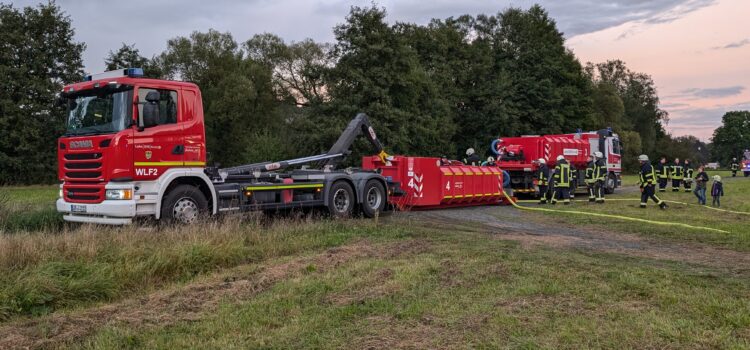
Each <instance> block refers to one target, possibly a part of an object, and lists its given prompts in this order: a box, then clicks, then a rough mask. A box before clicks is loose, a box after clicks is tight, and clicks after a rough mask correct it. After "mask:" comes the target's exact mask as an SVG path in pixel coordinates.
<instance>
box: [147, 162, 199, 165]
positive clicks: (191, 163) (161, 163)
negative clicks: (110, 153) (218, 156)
mask: <svg viewBox="0 0 750 350" xmlns="http://www.w3.org/2000/svg"><path fill="white" fill-rule="evenodd" d="M133 165H135V166H205V165H206V162H133Z"/></svg>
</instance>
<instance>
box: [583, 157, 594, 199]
mask: <svg viewBox="0 0 750 350" xmlns="http://www.w3.org/2000/svg"><path fill="white" fill-rule="evenodd" d="M595 172H596V157H594V155H593V154H592V155H590V156H589V162H588V163H586V173H585V175H584V177H583V178H584V180H585V181H586V189H588V192H589V202H592V203H593V202H594V201H596V194H594V186H596V178H595V176H594V173H595Z"/></svg>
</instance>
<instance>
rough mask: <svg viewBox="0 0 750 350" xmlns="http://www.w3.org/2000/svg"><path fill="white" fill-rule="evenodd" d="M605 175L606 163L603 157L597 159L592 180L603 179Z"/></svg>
mask: <svg viewBox="0 0 750 350" xmlns="http://www.w3.org/2000/svg"><path fill="white" fill-rule="evenodd" d="M605 176H607V163H605V162H604V159H598V160H597V161H596V168H595V169H594V180H596V181H604V177H605Z"/></svg>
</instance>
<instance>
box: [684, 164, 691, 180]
mask: <svg viewBox="0 0 750 350" xmlns="http://www.w3.org/2000/svg"><path fill="white" fill-rule="evenodd" d="M683 170H684V171H685V178H686V179H692V178H693V167H692V166H691V165H690V164H689V163H687V164H685V166H684V168H683Z"/></svg>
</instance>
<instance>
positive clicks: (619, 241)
mask: <svg viewBox="0 0 750 350" xmlns="http://www.w3.org/2000/svg"><path fill="white" fill-rule="evenodd" d="M532 215H533V214H530V213H527V212H523V211H521V210H518V209H516V208H513V207H511V206H484V207H468V208H456V209H442V210H431V211H418V212H409V213H401V214H398V215H396V219H397V220H398V219H399V218H404V219H407V220H409V221H412V220H413V221H417V222H419V223H421V224H423V225H426V226H429V227H435V228H440V229H446V228H449V229H450V228H452V229H455V230H463V231H475V232H486V233H489V234H491V235H493V237H495V238H498V239H508V240H514V241H518V242H520V243H521V244H522V245H524V246H527V247H533V246H536V245H546V246H553V247H565V248H573V249H582V250H588V251H597V252H608V253H617V254H624V255H629V256H638V257H646V258H653V259H659V260H672V261H680V262H686V263H692V264H699V265H704V266H710V267H714V268H720V269H722V270H726V271H727V272H730V273H732V274H742V275H750V254H749V253H746V252H738V251H733V250H730V249H724V248H721V247H716V246H711V245H707V244H699V243H682V242H675V241H669V240H664V239H657V238H649V237H643V236H640V235H636V234H628V233H622V232H614V231H606V230H602V229H596V228H591V227H576V226H572V225H569V224H563V223H560V222H555V221H554V219H552V218H550V222H549V223H546V222H543V221H541V220H539V218H538V217H532Z"/></svg>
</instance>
